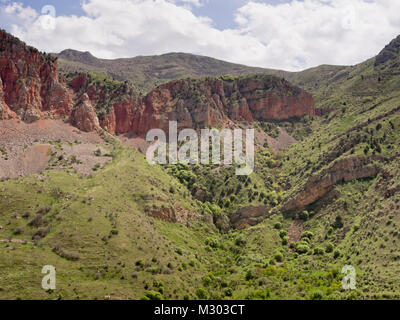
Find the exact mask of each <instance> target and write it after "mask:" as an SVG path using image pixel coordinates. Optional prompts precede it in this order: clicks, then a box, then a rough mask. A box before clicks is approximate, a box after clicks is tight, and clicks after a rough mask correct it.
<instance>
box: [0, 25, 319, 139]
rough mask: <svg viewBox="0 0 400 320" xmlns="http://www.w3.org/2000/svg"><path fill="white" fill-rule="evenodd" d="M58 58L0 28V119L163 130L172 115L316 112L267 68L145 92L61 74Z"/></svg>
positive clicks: (207, 119)
mask: <svg viewBox="0 0 400 320" xmlns="http://www.w3.org/2000/svg"><path fill="white" fill-rule="evenodd" d="M67 53H68V52H67ZM84 56H85V59H89V60H90V59H91V57H90V55H89V54H88V53H86V54H84ZM56 60H57V58H56V57H54V56H52V55H49V54H43V53H40V52H39V51H38V50H37V49H35V48H32V47H29V46H27V45H25V43H23V42H22V41H20V40H18V39H17V38H15V37H13V36H11V35H10V34H7V33H6V32H5V31H0V76H1V77H0V78H1V80H2V81H1V82H0V117H1V119H8V118H10V117H18V118H19V119H21V120H23V121H25V122H28V123H29V122H33V121H36V120H38V119H43V118H46V117H69V118H70V121H71V123H72V124H74V125H76V126H77V127H78V128H79V129H81V130H83V131H94V130H97V129H98V128H99V127H101V128H103V129H107V131H108V132H110V133H112V134H114V133H116V134H120V133H134V134H137V135H141V136H144V135H146V134H147V132H148V131H149V130H150V129H154V128H161V129H164V130H165V131H168V125H169V121H174V120H175V121H178V126H179V127H180V128H195V129H196V128H204V127H209V126H216V127H224V126H226V125H229V124H231V123H232V121H244V122H252V121H256V120H286V119H289V118H292V117H301V116H304V115H315V107H314V101H313V98H312V96H311V95H310V94H308V93H307V92H305V91H304V90H302V89H300V88H298V87H296V86H293V85H291V84H290V83H289V82H287V81H286V80H284V79H281V78H278V77H276V76H272V75H251V76H241V77H231V76H223V77H209V78H205V79H197V80H194V79H182V80H175V81H171V82H169V83H166V84H164V85H161V86H159V87H157V88H155V89H154V90H153V91H151V92H150V93H148V94H147V95H146V96H144V97H143V96H141V95H139V94H138V93H137V90H135V88H134V87H132V86H131V85H130V84H129V83H127V82H126V83H121V82H118V81H115V80H112V79H109V78H106V77H103V76H101V75H96V74H91V73H88V74H75V75H69V76H68V77H67V79H65V81H64V79H63V80H62V81H61V80H60V79H59V75H58V70H57V62H56ZM64 82H65V83H64ZM85 94H86V95H85ZM82 97H84V99H82Z"/></svg>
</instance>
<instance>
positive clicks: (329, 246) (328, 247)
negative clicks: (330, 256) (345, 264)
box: [325, 242, 333, 253]
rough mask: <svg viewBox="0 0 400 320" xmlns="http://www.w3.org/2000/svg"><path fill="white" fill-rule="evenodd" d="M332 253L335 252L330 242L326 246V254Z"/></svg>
mask: <svg viewBox="0 0 400 320" xmlns="http://www.w3.org/2000/svg"><path fill="white" fill-rule="evenodd" d="M332 251H333V244H332V243H330V242H329V243H328V244H327V245H326V248H325V252H326V253H331V252H332Z"/></svg>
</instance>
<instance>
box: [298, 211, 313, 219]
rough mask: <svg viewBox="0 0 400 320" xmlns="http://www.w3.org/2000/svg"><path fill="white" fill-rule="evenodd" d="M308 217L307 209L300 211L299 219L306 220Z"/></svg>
mask: <svg viewBox="0 0 400 320" xmlns="http://www.w3.org/2000/svg"><path fill="white" fill-rule="evenodd" d="M309 217H310V215H309V213H308V211H302V212H300V213H299V219H301V220H304V221H307V220H308V218H309Z"/></svg>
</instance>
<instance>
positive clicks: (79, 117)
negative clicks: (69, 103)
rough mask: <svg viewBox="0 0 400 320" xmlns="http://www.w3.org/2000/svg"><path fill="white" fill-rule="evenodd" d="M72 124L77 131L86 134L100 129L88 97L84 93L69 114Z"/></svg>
mask: <svg viewBox="0 0 400 320" xmlns="http://www.w3.org/2000/svg"><path fill="white" fill-rule="evenodd" d="M71 119H72V124H73V125H74V126H75V127H77V128H78V129H80V130H82V131H86V132H91V131H96V130H98V129H100V123H99V119H98V118H97V115H96V113H95V112H94V108H93V106H92V104H91V102H90V100H89V97H88V95H87V94H86V93H84V94H83V95H82V96H81V97H80V99H79V101H78V103H77V104H76V106H75V107H74V109H73V110H72V113H71Z"/></svg>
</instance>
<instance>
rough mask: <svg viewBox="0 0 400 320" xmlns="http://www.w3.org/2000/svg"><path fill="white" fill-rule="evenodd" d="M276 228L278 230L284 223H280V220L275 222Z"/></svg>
mask: <svg viewBox="0 0 400 320" xmlns="http://www.w3.org/2000/svg"><path fill="white" fill-rule="evenodd" d="M274 228H275V229H277V230H280V229H282V223H280V222H277V223H275V225H274Z"/></svg>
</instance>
